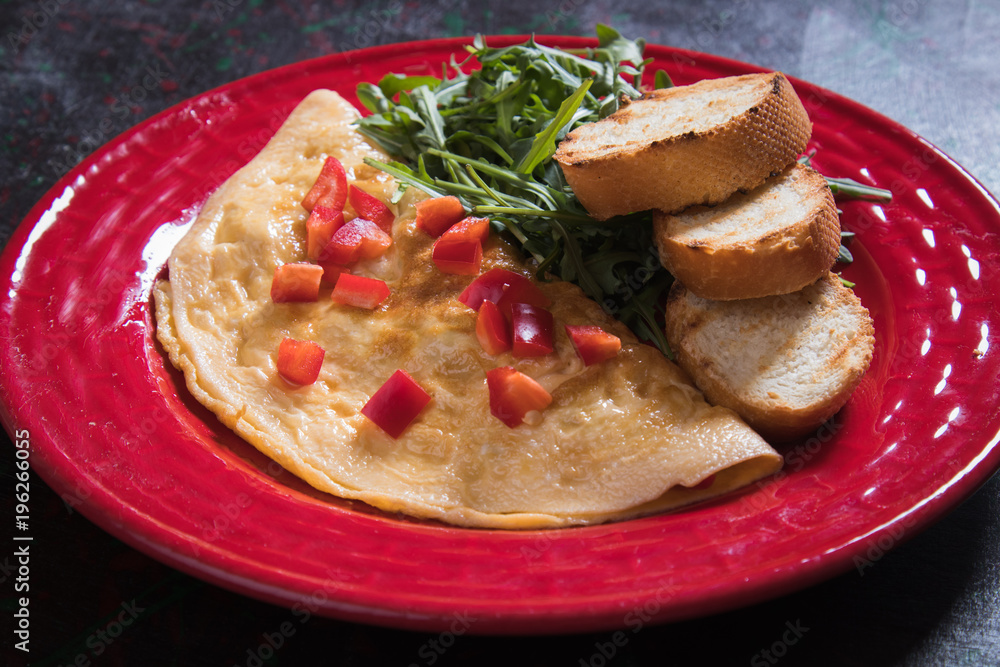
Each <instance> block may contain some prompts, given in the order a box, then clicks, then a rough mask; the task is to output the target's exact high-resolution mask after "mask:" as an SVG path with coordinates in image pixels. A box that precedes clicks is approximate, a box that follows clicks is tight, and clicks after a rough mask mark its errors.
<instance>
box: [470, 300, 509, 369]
mask: <svg viewBox="0 0 1000 667" xmlns="http://www.w3.org/2000/svg"><path fill="white" fill-rule="evenodd" d="M476 338H478V339H479V344H480V345H481V346H482V348H483V350H484V351H485V352H486V353H487V354H492V355H494V356H496V355H498V354H502V353H503V352H506V351H507V350H509V349H510V325H509V324H508V322H507V318H505V317H504V316H503V314H502V313H501V312H500V310H499V309H497V305H496V304H495V303H493V302H492V301H483V305H482V306H480V307H479V313H478V314H477V315H476Z"/></svg>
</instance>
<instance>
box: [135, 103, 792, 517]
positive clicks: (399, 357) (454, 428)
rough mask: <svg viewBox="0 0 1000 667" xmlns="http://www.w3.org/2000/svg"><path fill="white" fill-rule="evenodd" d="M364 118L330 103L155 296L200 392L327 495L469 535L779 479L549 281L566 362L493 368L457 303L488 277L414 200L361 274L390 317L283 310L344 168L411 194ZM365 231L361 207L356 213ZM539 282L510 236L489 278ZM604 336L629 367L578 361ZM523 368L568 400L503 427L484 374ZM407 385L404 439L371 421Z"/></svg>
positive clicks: (309, 306) (745, 436) (741, 436)
mask: <svg viewBox="0 0 1000 667" xmlns="http://www.w3.org/2000/svg"><path fill="white" fill-rule="evenodd" d="M356 117H357V112H356V110H355V109H354V108H353V107H352V106H351V105H350V104H349V103H348V102H346V101H345V100H344V99H343V98H341V97H340V96H339V95H337V94H336V93H333V92H331V91H327V90H318V91H315V92H313V93H311V94H310V95H308V96H307V97H306V98H305V99H304V100H303V101H302V102H301V103H300V104H299V106H297V107H296V109H295V110H294V111H293V112H292V113H291V115H290V116H289V117H288V119H287V120H286V121H285V123H284V124H283V126H282V127H281V128H280V129H279V130H278V132H277V133H276V134H275V136H274V137H273V138H272V139H271V141H270V142H269V143H268V144H267V145H266V146H265V147H264V148H263V150H262V151H261V152H260V153H259V154H258V155H257V156H256V157H255V158H253V159H252V160H251V161H250V162H249V163H248V164H247V165H246V166H245V167H243V168H242V169H240V170H239V171H238V172H236V173H235V174H234V175H233V176H232V177H230V178H229V179H228V180H227V181H226V182H225V183H224V184H223V185H222V186H221V187H220V188H219V189H218V190H217V191H216V192H215V193H214V194H213V195H212V196H211V197H210V198H209V199H208V200H207V202H206V203H205V204H204V206H203V207H202V209H201V211H200V213H199V215H198V216H197V219H196V220H195V222H194V223H193V225H192V226H191V228H190V230H189V231H188V232H187V233H186V235H185V236H184V237H183V238H182V239H181V240H180V242H179V243H178V244H177V246H176V247H175V248H174V250H173V252H172V254H171V256H170V259H169V263H168V275H167V278H166V279H164V280H162V281H160V282H158V283H157V285H156V286H155V287H154V297H155V304H156V323H157V336H158V338H159V340H160V341H161V342H162V344H163V347H164V349H165V350H166V352H167V353H168V354H169V357H170V361H171V362H172V363H173V364H174V365H175V366H177V367H178V368H179V369H181V370H182V371H183V373H184V377H185V381H186V384H187V387H188V389H189V390H190V392H191V394H192V395H193V396H194V397H195V398H197V400H199V401H200V402H201V403H203V404H204V405H205V406H207V407H208V408H209V409H210V410H211V411H213V412H214V413H215V414H216V415H218V417H219V419H220V420H221V421H222V422H223V423H224V424H226V425H227V426H228V427H229V428H231V429H233V430H234V431H235V432H236V433H238V434H239V435H240V436H241V437H243V438H244V439H246V440H247V441H248V442H250V443H251V444H253V445H254V446H255V447H257V448H258V449H259V450H260V451H262V452H263V453H264V454H266V455H268V456H269V457H271V458H272V459H274V460H275V461H277V462H278V463H280V464H281V465H282V466H284V467H285V468H286V469H287V470H289V471H291V472H292V473H294V474H295V475H297V476H299V477H301V478H302V479H304V480H305V481H306V482H308V483H309V484H311V485H312V486H314V487H316V488H317V489H320V490H322V491H325V492H328V493H330V494H333V495H336V496H340V497H343V498H351V499H358V500H361V501H364V502H366V503H369V504H370V505H373V506H375V507H377V508H379V509H381V510H384V511H385V512H388V513H404V514H406V515H409V516H412V517H418V518H423V519H430V520H438V521H442V522H446V523H449V524H454V525H459V526H466V527H483V528H500V529H524V528H552V527H561V526H570V525H581V524H593V523H600V522H606V521H611V520H618V519H624V518H629V517H635V516H639V515H645V514H650V513H654V512H661V511H666V510H670V509H674V508H678V507H681V506H684V505H687V504H689V503H694V502H696V501H700V500H703V499H705V498H709V497H712V496H717V495H720V494H725V493H728V492H730V491H732V490H734V489H737V488H740V487H743V486H745V485H748V484H751V483H752V482H753V481H755V480H758V479H761V478H763V477H765V476H767V475H770V474H772V473H774V472H775V471H776V470H778V468H779V467H780V466H781V462H782V459H781V456H780V455H778V454H777V453H776V452H775V451H774V450H773V449H772V448H771V447H770V446H769V445H768V444H767V443H766V442H765V441H764V440H763V439H762V438H761V437H760V436H759V435H757V433H755V432H754V431H753V430H752V429H750V428H749V427H748V426H747V425H746V424H745V423H743V422H742V421H741V420H740V418H739V417H738V416H737V415H736V414H735V413H734V412H732V411H730V410H728V409H725V408H720V407H713V406H710V405H709V404H708V403H706V402H705V400H704V398H703V397H702V395H701V394H700V393H699V392H698V390H697V389H695V388H694V386H693V385H692V384H691V382H690V380H689V379H688V377H687V376H686V375H685V374H684V373H683V372H682V371H681V370H679V369H678V368H677V367H676V366H675V365H674V364H672V363H671V362H670V361H669V360H667V359H666V358H665V357H664V356H663V355H662V354H661V353H660V352H659V351H658V350H656V349H655V348H653V347H651V346H649V345H646V344H644V343H642V342H640V341H638V340H637V339H636V338H635V337H634V336H633V335H632V334H631V332H630V331H629V330H628V329H627V328H625V327H624V326H622V325H621V324H620V323H618V322H617V321H615V320H614V319H612V318H610V317H609V316H608V315H607V314H605V312H604V311H603V310H602V309H601V308H600V307H599V306H598V305H597V304H596V303H594V302H593V301H591V300H590V299H588V298H587V297H586V296H585V295H584V294H583V293H582V291H581V290H580V289H578V288H577V287H576V286H574V285H572V284H569V283H565V282H559V281H552V282H538V283H537V284H538V286H539V287H540V288H541V290H542V291H543V292H544V293H545V294H546V295H547V296H548V297H549V298H550V299H551V301H552V305H551V307H550V308H549V310H550V311H551V312H552V314H553V317H554V321H555V339H554V350H553V352H552V353H551V354H547V355H545V356H541V357H533V358H514V357H512V356H511V353H510V352H504V353H501V354H498V355H495V356H494V355H490V354H487V353H486V352H485V351H483V349H482V347H481V345H480V343H479V342H478V340H477V337H476V334H475V323H476V312H475V311H473V310H472V309H470V308H469V307H468V306H466V305H465V304H463V303H461V302H460V301H459V300H458V298H457V297H458V295H459V294H460V293H461V292H462V290H463V289H465V287H466V286H467V285H468V284H469V283H470V282H471V281H472V280H473V277H472V276H458V275H448V274H445V273H442V272H441V271H440V270H438V269H437V267H436V266H435V264H434V262H433V261H432V257H431V248H432V243H433V239H432V238H430V237H429V236H428V235H427V234H426V233H425V232H424V231H422V230H421V229H419V228H417V226H416V224H415V210H414V204H415V203H416V201H418V200H419V198H420V197H422V196H425V195H422V194H421V193H419V192H417V191H416V190H415V189H414V188H409V189H408V190H407V192H406V194H405V195H404V197H403V198H402V199H400V200H399V201H398V202H395V203H391V204H390V206H391V207H392V208H393V212H394V213H395V215H396V219H395V222H394V223H393V227H392V237H393V243H392V245H391V246H390V247H389V249H388V251H387V252H386V253H385V254H383V255H382V256H380V257H378V258H375V259H368V260H363V261H362V262H361V263H359V264H358V265H357V266H355V267H354V268H353V272H354V273H355V274H359V275H364V276H368V277H374V278H378V279H381V280H384V281H385V282H386V283H387V284H388V285H389V287H390V289H391V294H390V296H389V297H388V299H386V300H385V301H384V302H383V303H382V304H381V305H380V306H378V307H377V308H375V309H373V310H366V309H362V308H354V307H351V306H346V305H342V304H338V303H335V302H333V301H332V300H331V299H330V289H329V288H324V289H323V290H322V291H321V293H320V297H319V299H318V300H317V301H316V302H311V303H275V302H273V301H272V299H271V295H270V288H271V283H272V278H273V276H274V272H275V268H276V267H278V266H280V265H282V264H285V263H289V262H300V261H305V257H306V243H305V239H306V233H305V222H306V217H307V212H306V211H305V209H303V207H302V205H301V202H302V200H303V197H304V196H305V194H306V193H307V192H308V191H309V189H310V187H311V186H312V185H313V183H314V182H315V181H316V179H317V176H318V175H319V173H320V169H321V167H322V164H323V161H324V159H325V158H326V156H335V157H336V158H338V159H339V160H340V161H341V163H342V164H343V165H344V167H345V170H346V172H347V176H348V180H349V181H350V182H352V183H353V184H354V185H356V186H357V187H359V188H361V189H363V190H365V191H366V192H368V193H370V194H373V195H374V196H376V197H377V198H379V199H380V200H382V201H383V202H390V201H391V198H392V194H393V193H394V192H395V191H396V189H397V187H396V183H395V182H394V181H393V179H392V178H391V177H389V176H387V175H386V174H385V173H383V172H381V171H378V170H376V169H374V168H372V167H370V166H367V165H366V164H365V163H364V158H365V157H366V156H371V157H376V158H379V159H385V158H386V156H385V155H383V154H382V153H381V152H380V151H379V150H377V149H376V148H375V147H373V146H371V145H370V144H369V143H368V142H366V140H365V139H364V138H363V137H362V136H361V135H360V134H358V133H357V132H356V130H355V129H354V127H353V125H352V122H353V121H354V120H355V119H356ZM347 214H348V217H350V215H351V210H350V207H348V209H347ZM495 267H502V268H505V269H508V270H511V271H514V272H518V273H521V274H522V275H531V274H530V271H529V267H528V266H527V265H526V263H525V262H524V260H522V259H521V258H520V257H519V256H518V254H517V253H516V252H515V251H514V250H513V249H512V248H511V247H510V246H509V245H508V244H507V243H506V242H505V241H503V240H502V239H501V238H499V237H497V235H492V236H491V238H490V239H489V240H488V242H487V243H486V245H485V248H484V254H483V262H482V270H483V271H486V270H488V269H491V268H495ZM566 324H570V325H580V324H592V325H598V326H601V327H603V328H604V329H605V330H607V331H609V332H612V333H614V334H615V335H617V336H619V337H620V338H621V340H622V349H621V351H620V352H619V353H618V355H617V356H615V357H614V358H612V359H610V360H607V361H603V362H600V363H597V364H592V365H590V366H585V365H584V363H583V362H582V361H581V360H580V358H579V356H578V354H577V352H576V350H575V348H574V346H573V344H572V342H571V341H570V339H569V338H568V336H567V335H566V333H565V331H564V329H563V326H564V325H566ZM285 337H291V338H295V339H299V340H309V341H313V342H315V343H317V344H318V345H320V346H322V347H323V348H324V349H325V350H326V355H325V358H324V360H323V365H322V368H321V370H320V373H319V377H318V379H317V381H316V382H314V383H312V384H309V385H306V386H301V387H293V386H292V385H289V384H288V383H287V382H285V381H284V380H283V379H282V378H281V377H280V376H279V374H278V372H277V367H276V363H277V353H278V347H279V344H280V343H281V341H282V339H283V338H285ZM501 366H512V367H514V368H516V369H517V370H518V371H520V372H522V373H524V374H526V375H528V376H529V377H531V378H533V379H535V380H536V381H537V382H538V383H539V384H541V385H542V386H543V387H544V388H545V389H546V390H547V391H548V392H549V393H550V394H551V396H552V403H551V404H550V405H549V406H548V407H547V408H546V409H544V410H543V411H541V412H539V413H534V414H533V416H534V417H535V418H533V419H529V420H527V423H522V424H520V425H517V426H516V427H514V428H512V427H510V426H508V425H506V424H505V423H504V422H502V421H500V420H499V419H497V418H496V417H494V416H493V415H492V414H491V412H490V402H489V390H488V387H487V380H486V373H487V371H489V370H490V369H493V368H497V367H501ZM399 369H402V370H405V371H406V372H407V373H408V374H409V375H410V376H411V377H412V378H414V379H415V380H416V381H417V382H418V383H419V384H420V386H421V387H423V389H424V390H425V391H426V392H427V393H428V394H429V395H430V397H431V400H430V402H429V403H428V404H427V405H426V407H425V408H424V409H423V410H422V411H421V412H420V413H419V415H418V416H417V417H416V419H415V420H414V421H413V422H412V423H411V424H409V426H408V427H407V428H406V430H405V431H404V432H403V433H402V434H401V435H400V436H399V437H398V438H393V437H390V436H389V435H388V434H386V433H385V432H384V431H383V430H382V429H381V428H379V427H378V426H377V425H376V424H374V423H373V422H372V421H370V420H369V419H368V418H367V417H365V416H364V415H363V414H362V408H363V407H364V405H365V404H366V402H367V401H368V400H369V399H370V398H371V396H372V395H373V394H374V393H375V392H376V391H377V390H378V389H379V388H380V387H381V386H382V384H383V383H385V381H386V380H387V379H388V378H389V377H390V376H391V375H392V374H393V373H394V372H395V371H397V370H399Z"/></svg>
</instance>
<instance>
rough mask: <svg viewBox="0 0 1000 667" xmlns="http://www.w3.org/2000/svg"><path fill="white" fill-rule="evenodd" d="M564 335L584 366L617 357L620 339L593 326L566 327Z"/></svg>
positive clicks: (619, 349) (620, 347)
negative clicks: (570, 342) (571, 343)
mask: <svg viewBox="0 0 1000 667" xmlns="http://www.w3.org/2000/svg"><path fill="white" fill-rule="evenodd" d="M566 334H567V335H568V336H569V339H570V340H571V341H572V342H573V347H575V348H576V353H577V354H578V355H579V356H580V359H582V360H583V364H584V365H585V366H590V365H592V364H598V363H600V362H602V361H607V360H608V359H613V358H614V357H616V356H618V352H620V351H621V349H622V339H621V338H619V337H618V336H615V335H614V334H610V333H608V332H607V331H605V330H604V329H602V328H601V327H598V326H594V325H580V326H574V325H570V324H567V325H566Z"/></svg>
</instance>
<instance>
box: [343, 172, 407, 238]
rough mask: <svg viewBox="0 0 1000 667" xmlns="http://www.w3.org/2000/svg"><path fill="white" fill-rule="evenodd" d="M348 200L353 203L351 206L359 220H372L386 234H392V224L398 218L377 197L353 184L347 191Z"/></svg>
mask: <svg viewBox="0 0 1000 667" xmlns="http://www.w3.org/2000/svg"><path fill="white" fill-rule="evenodd" d="M347 200H348V201H349V202H351V206H352V207H353V208H354V212H355V213H357V214H358V217H359V218H364V219H365V220H371V221H372V222H374V223H375V224H376V225H378V226H379V229H381V230H382V231H383V232H385V233H386V234H391V233H392V223H393V221H394V220H395V219H396V216H395V215H393V213H392V210H391V209H390V208H389V207H388V206H386V205H385V204H383V203H382V202H381V201H379V199H378V198H377V197H375V196H373V195H370V194H368V193H367V192H365V191H364V190H362V189H361V188H359V187H358V186H356V185H354V184H353V183H352V184H351V186H350V187H349V188H348V189H347Z"/></svg>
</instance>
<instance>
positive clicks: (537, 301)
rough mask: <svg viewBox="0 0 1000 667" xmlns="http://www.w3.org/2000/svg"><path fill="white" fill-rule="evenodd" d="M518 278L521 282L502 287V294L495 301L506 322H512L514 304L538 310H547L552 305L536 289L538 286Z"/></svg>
mask: <svg viewBox="0 0 1000 667" xmlns="http://www.w3.org/2000/svg"><path fill="white" fill-rule="evenodd" d="M520 278H521V280H515V281H513V282H512V283H511V284H510V285H507V286H506V287H504V290H503V294H502V295H501V296H500V298H499V299H497V308H499V309H500V312H501V313H503V315H504V317H506V318H507V320H508V321H511V320H512V317H513V309H514V304H517V303H526V304H529V305H532V306H536V307H538V308H548V307H549V306H551V305H552V299H550V298H549V297H547V296H545V293H544V292H542V290H540V289H538V285H536V284H535V283H533V282H531V281H530V280H528V279H527V278H525V277H524V276H520Z"/></svg>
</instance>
